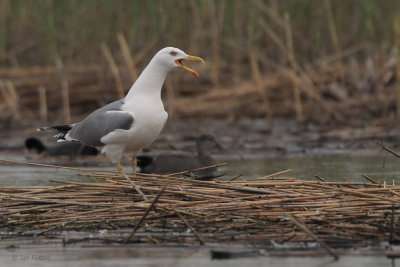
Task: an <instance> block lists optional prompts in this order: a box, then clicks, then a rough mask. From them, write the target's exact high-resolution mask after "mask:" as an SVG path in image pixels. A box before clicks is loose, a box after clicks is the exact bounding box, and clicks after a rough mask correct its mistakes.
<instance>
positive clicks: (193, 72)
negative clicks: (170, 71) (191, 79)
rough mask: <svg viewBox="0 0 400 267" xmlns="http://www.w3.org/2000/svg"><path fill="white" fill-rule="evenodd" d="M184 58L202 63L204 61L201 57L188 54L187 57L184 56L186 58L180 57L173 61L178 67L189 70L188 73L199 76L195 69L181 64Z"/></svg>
mask: <svg viewBox="0 0 400 267" xmlns="http://www.w3.org/2000/svg"><path fill="white" fill-rule="evenodd" d="M184 60H194V61H201V62H202V63H204V60H203V59H202V58H201V57H195V56H188V57H186V58H181V59H177V60H175V63H176V64H177V65H179V67H181V68H182V69H184V70H186V71H188V72H190V73H191V74H193V75H194V76H199V74H198V73H197V72H196V71H195V70H192V69H191V68H189V67H186V66H185V65H184V64H183V61H184Z"/></svg>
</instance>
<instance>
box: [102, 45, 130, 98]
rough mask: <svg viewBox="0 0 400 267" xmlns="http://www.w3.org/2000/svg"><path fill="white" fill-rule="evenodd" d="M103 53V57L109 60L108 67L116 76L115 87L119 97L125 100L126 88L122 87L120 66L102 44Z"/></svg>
mask: <svg viewBox="0 0 400 267" xmlns="http://www.w3.org/2000/svg"><path fill="white" fill-rule="evenodd" d="M101 51H102V52H103V55H104V57H105V58H106V60H107V63H108V66H109V67H110V70H111V73H112V74H113V76H114V80H115V87H116V90H117V93H118V97H119V98H123V97H124V96H125V92H124V87H123V86H122V80H121V75H120V73H119V68H118V65H117V63H116V62H115V60H114V57H113V56H112V54H111V51H110V49H109V48H108V46H107V45H106V44H101Z"/></svg>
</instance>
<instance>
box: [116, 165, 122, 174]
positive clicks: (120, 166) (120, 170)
mask: <svg viewBox="0 0 400 267" xmlns="http://www.w3.org/2000/svg"><path fill="white" fill-rule="evenodd" d="M117 170H118V172H119V173H120V174H122V165H121V163H120V162H118V163H117Z"/></svg>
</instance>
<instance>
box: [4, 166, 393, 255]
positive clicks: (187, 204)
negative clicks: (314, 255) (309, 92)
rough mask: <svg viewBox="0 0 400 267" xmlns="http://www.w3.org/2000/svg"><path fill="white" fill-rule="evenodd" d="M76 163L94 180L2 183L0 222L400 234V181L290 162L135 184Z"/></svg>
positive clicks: (297, 234) (158, 233)
mask: <svg viewBox="0 0 400 267" xmlns="http://www.w3.org/2000/svg"><path fill="white" fill-rule="evenodd" d="M76 170H80V172H81V173H80V174H78V175H79V176H82V177H88V178H91V179H93V181H96V182H67V181H60V180H56V179H52V180H51V181H52V182H55V183H57V185H47V186H26V187H1V188H0V215H1V218H2V220H1V221H0V228H1V229H3V230H7V231H13V233H14V234H12V236H14V237H17V236H19V234H18V233H21V232H24V233H26V234H29V233H31V234H36V235H38V234H40V235H44V236H45V235H50V236H57V235H58V233H59V231H61V230H77V231H85V230H101V229H103V230H104V229H108V230H110V231H111V230H116V231H122V232H121V233H123V234H122V237H121V233H120V234H119V237H118V236H117V237H115V236H114V237H112V238H108V237H105V238H104V239H101V240H100V242H108V243H109V242H117V243H122V242H139V241H140V242H151V243H157V244H163V243H165V244H171V243H173V244H187V245H191V244H195V243H198V242H200V243H201V244H215V243H225V242H229V243H236V244H248V243H252V244H267V243H268V242H269V241H270V240H274V241H275V242H278V243H285V242H317V243H320V244H321V246H322V247H327V246H335V247H345V246H348V245H349V244H351V245H355V244H359V245H360V244H361V245H362V244H367V241H374V242H375V241H387V240H389V237H390V236H392V237H396V236H398V235H399V234H400V233H399V232H398V231H399V230H398V229H400V228H399V223H398V209H399V207H400V186H395V185H391V186H385V187H383V186H382V185H381V184H379V183H378V182H376V181H375V180H373V179H367V180H366V182H329V181H324V179H323V178H322V177H319V178H318V180H317V181H303V180H299V179H297V178H294V177H279V175H282V174H285V173H287V172H289V170H287V171H284V172H279V173H275V174H272V175H267V176H264V177H260V178H258V179H255V180H242V181H222V180H219V181H197V180H192V179H190V178H184V177H181V176H180V175H178V174H173V175H164V176H157V175H137V176H132V175H129V178H130V180H131V181H132V183H130V182H129V181H128V180H127V179H126V178H124V177H121V176H120V175H118V174H117V173H114V172H101V171H95V170H85V169H76ZM82 172H84V173H82ZM139 191H140V192H141V193H142V194H140V193H138V192H139ZM299 224H300V225H301V227H299ZM187 229H191V231H190V232H189V233H187V232H186V230H187ZM305 229H306V230H305ZM309 232H311V233H312V235H310V234H309ZM8 238H10V236H8ZM144 238H145V239H144ZM324 244H325V245H324ZM329 250H330V249H329V247H328V248H327V251H329ZM331 252H332V251H331ZM331 252H329V253H331ZM331 255H335V254H334V253H332V254H331Z"/></svg>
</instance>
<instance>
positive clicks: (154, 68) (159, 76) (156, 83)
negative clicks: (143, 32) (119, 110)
mask: <svg viewBox="0 0 400 267" xmlns="http://www.w3.org/2000/svg"><path fill="white" fill-rule="evenodd" d="M167 74H168V69H167V68H166V67H165V66H163V65H161V64H159V63H158V62H157V60H156V59H155V58H153V59H152V60H151V61H150V63H149V65H147V67H146V68H145V69H144V70H143V72H142V74H140V76H139V78H138V79H137V80H136V82H135V83H134V84H133V85H132V87H131V89H130V90H129V92H128V94H127V95H126V97H125V101H126V102H129V101H132V100H133V99H135V98H136V97H139V96H147V97H156V98H159V99H161V89H162V85H163V83H164V80H165V78H166V76H167Z"/></svg>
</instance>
